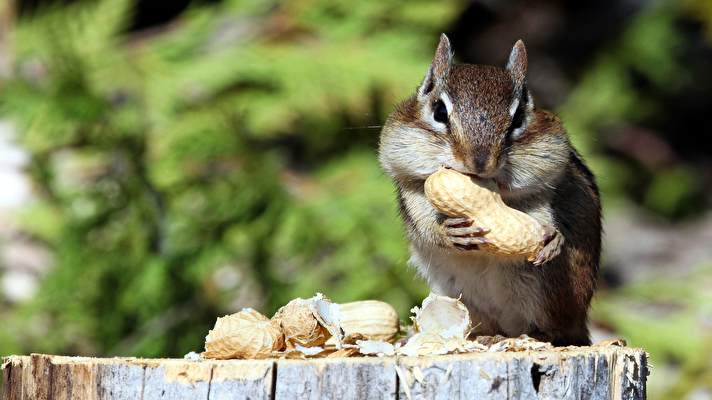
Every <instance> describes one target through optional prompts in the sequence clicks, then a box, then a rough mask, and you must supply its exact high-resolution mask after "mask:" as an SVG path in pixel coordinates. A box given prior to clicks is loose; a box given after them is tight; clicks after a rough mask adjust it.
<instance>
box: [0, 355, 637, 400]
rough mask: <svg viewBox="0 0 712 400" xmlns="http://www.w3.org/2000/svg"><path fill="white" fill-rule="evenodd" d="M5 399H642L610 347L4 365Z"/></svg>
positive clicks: (59, 359)
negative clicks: (318, 357)
mask: <svg viewBox="0 0 712 400" xmlns="http://www.w3.org/2000/svg"><path fill="white" fill-rule="evenodd" d="M2 370H3V381H4V385H3V392H2V393H3V397H2V398H3V399H5V400H23V399H33V400H34V399H128V400H139V399H143V400H151V399H210V400H215V399H248V398H249V399H485V398H487V399H626V400H633V399H645V395H646V393H645V381H646V377H647V373H648V372H647V355H646V353H645V352H644V351H643V350H640V349H632V348H625V347H617V346H606V347H600V346H593V347H570V348H562V349H556V350H553V351H527V352H506V353H468V354H456V355H446V356H436V357H421V358H413V357H382V358H375V357H373V358H361V357H357V358H321V359H309V360H286V359H279V360H272V359H270V360H220V361H218V360H199V361H189V360H182V359H140V358H89V357H64V356H51V355H44V354H32V355H31V356H10V357H6V358H5V359H4V361H3V365H2Z"/></svg>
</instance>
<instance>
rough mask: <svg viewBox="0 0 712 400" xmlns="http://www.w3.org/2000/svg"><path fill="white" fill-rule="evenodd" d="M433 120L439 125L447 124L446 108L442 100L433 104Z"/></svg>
mask: <svg viewBox="0 0 712 400" xmlns="http://www.w3.org/2000/svg"><path fill="white" fill-rule="evenodd" d="M433 119H434V120H435V121H437V122H440V123H441V124H447V107H445V103H443V101H442V100H438V101H436V102H435V103H434V104H433Z"/></svg>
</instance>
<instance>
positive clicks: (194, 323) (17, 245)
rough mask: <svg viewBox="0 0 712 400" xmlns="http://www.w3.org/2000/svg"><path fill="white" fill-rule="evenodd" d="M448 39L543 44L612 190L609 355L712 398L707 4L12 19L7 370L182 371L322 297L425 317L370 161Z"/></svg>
mask: <svg viewBox="0 0 712 400" xmlns="http://www.w3.org/2000/svg"><path fill="white" fill-rule="evenodd" d="M440 32H446V33H448V34H449V35H450V38H451V41H452V42H453V46H454V49H455V52H456V59H457V60H458V61H460V62H473V63H486V64H498V65H503V64H504V62H505V59H506V56H507V55H508V53H509V50H510V49H511V46H512V44H513V43H514V42H515V41H516V39H519V38H522V39H524V41H525V43H526V44H527V49H528V53H529V63H530V67H529V81H530V86H531V88H532V90H533V92H534V96H535V101H536V102H537V103H538V104H539V105H540V106H543V107H547V108H551V109H553V110H555V111H557V112H558V113H559V114H560V115H561V116H562V118H563V120H564V122H565V124H566V126H567V127H568V130H569V132H570V134H571V136H572V139H573V141H574V143H575V144H576V145H577V146H578V148H579V149H580V150H581V152H582V153H583V154H584V155H585V157H586V159H587V160H588V161H589V163H590V165H591V166H592V168H593V169H594V171H595V173H596V174H597V176H598V179H599V184H600V186H601V189H602V192H603V200H604V209H605V217H606V223H605V227H606V236H605V246H606V249H605V254H604V263H603V267H602V273H601V283H600V287H601V289H600V291H599V293H598V296H597V298H596V300H595V302H594V306H593V311H592V323H591V325H592V329H593V331H594V339H602V338H607V337H618V336H621V337H625V338H627V339H628V340H629V344H631V345H633V346H643V347H645V348H646V349H647V350H648V351H649V352H650V353H651V356H652V365H653V368H652V375H651V377H650V383H649V388H650V396H651V398H654V399H658V398H668V399H679V398H690V399H693V398H694V399H712V291H710V288H712V213H710V205H711V204H712V190H710V188H711V187H712V139H711V138H710V134H711V133H712V132H711V131H710V127H709V126H710V123H709V119H710V112H712V2H711V1H709V0H688V1H653V0H650V1H644V0H638V1H595V0H586V1H576V2H574V1H571V2H566V1H556V0H541V1H535V2H529V1H523V0H521V1H514V0H512V1H497V0H492V1H481V2H474V1H473V2H458V1H438V2H428V1H410V2H398V1H394V0H362V1H345V0H343V1H327V0H293V1H284V2H280V1H241V0H212V1H198V2H189V1H187V0H183V1H174V2H156V1H149V0H99V1H49V0H44V1H40V0H33V1H30V0H18V1H15V2H12V1H9V0H5V1H0V140H2V142H0V191H3V192H4V194H2V196H6V197H8V198H12V199H14V200H8V201H6V202H5V203H3V202H2V201H0V282H1V283H2V285H1V286H0V355H7V354H12V353H16V354H20V353H30V352H46V353H61V354H78V355H104V356H111V355H135V356H150V357H159V356H182V355H183V354H185V353H187V352H188V351H191V350H198V351H199V350H200V349H201V347H202V343H203V340H204V336H205V334H206V333H207V331H208V329H210V328H211V327H212V325H213V323H214V321H215V318H216V317H217V316H221V315H224V314H226V313H230V312H234V311H236V310H239V309H240V308H242V307H247V306H251V307H254V308H256V309H259V310H261V311H263V312H264V313H266V314H268V315H271V313H273V312H274V311H275V310H276V309H277V308H278V307H279V306H280V305H282V304H284V303H286V302H287V301H288V300H289V299H291V298H294V297H297V296H301V297H307V296H310V295H312V294H313V293H314V292H316V291H321V292H324V293H325V294H326V295H327V296H329V297H331V298H332V299H334V300H336V301H350V300H357V299H367V298H374V299H382V300H385V301H388V302H390V303H391V304H393V305H394V306H395V307H396V308H397V309H398V311H399V312H400V314H401V317H402V318H403V319H404V320H405V319H406V318H407V315H408V310H409V308H410V307H412V306H413V305H415V304H416V303H418V302H419V301H420V299H421V298H422V297H423V296H425V295H426V294H427V288H426V286H425V285H424V283H423V282H422V281H420V280H419V279H417V278H416V277H415V274H414V272H413V271H412V270H411V269H409V267H408V266H407V258H408V254H407V245H406V242H405V240H404V237H403V236H404V235H403V229H402V226H401V223H400V221H399V219H398V215H397V207H396V201H395V195H394V188H393V186H392V184H391V183H390V182H389V180H388V179H387V178H386V177H385V176H384V174H383V173H382V172H381V171H380V169H379V167H378V164H377V160H376V152H375V149H376V146H377V141H378V134H379V127H380V125H381V124H382V123H383V121H384V120H385V118H386V116H387V115H388V114H389V113H390V111H391V110H392V108H393V105H394V104H395V103H396V102H397V101H399V100H400V99H402V98H404V97H406V96H408V95H409V94H410V93H411V92H412V91H413V90H414V88H415V86H416V85H417V84H418V83H419V82H420V80H421V79H422V77H423V75H424V74H425V72H426V69H427V66H428V63H429V61H430V58H431V56H432V54H433V52H434V48H435V45H436V43H437V39H438V34H439V33H440ZM3 143H4V144H3ZM3 169H4V171H5V172H3ZM2 173H4V174H5V175H2ZM12 174H15V175H12ZM3 177H4V178H3ZM3 179H4V180H3ZM8 182H10V183H13V182H14V183H15V184H16V185H15V186H13V185H12V184H9V183H8ZM18 182H19V183H18ZM18 191H22V192H23V193H22V194H21V195H17V192H18ZM13 196H14V197H13Z"/></svg>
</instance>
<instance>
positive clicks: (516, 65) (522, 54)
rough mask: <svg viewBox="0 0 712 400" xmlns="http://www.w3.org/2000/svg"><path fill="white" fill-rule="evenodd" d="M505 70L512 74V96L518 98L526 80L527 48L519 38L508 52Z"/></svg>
mask: <svg viewBox="0 0 712 400" xmlns="http://www.w3.org/2000/svg"><path fill="white" fill-rule="evenodd" d="M507 71H509V74H510V75H511V76H512V82H513V83H514V97H515V98H518V97H520V96H521V95H522V89H524V87H525V86H526V80H527V49H526V48H525V47H524V42H522V41H521V40H517V43H515V44H514V47H513V48H512V52H511V53H509V61H507Z"/></svg>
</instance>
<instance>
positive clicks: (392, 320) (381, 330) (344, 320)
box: [339, 300, 400, 342]
mask: <svg viewBox="0 0 712 400" xmlns="http://www.w3.org/2000/svg"><path fill="white" fill-rule="evenodd" d="M339 310H340V321H339V322H340V324H341V328H342V329H343V330H344V335H345V337H346V339H345V340H346V341H350V339H352V338H354V337H357V336H359V337H363V338H365V339H368V340H382V341H386V342H387V341H390V340H391V339H393V338H394V337H395V336H396V334H398V331H399V330H400V320H399V319H398V313H397V312H396V310H395V309H394V308H393V306H391V305H390V304H388V303H384V302H382V301H377V300H362V301H353V302H350V303H343V304H340V306H339Z"/></svg>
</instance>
